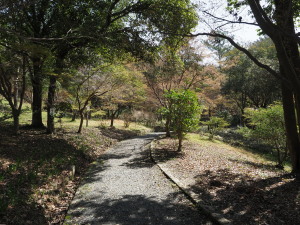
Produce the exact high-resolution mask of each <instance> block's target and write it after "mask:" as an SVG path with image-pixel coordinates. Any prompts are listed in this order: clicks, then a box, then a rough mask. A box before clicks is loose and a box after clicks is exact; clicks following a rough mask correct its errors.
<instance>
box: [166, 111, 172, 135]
mask: <svg viewBox="0 0 300 225" xmlns="http://www.w3.org/2000/svg"><path fill="white" fill-rule="evenodd" d="M166 137H171V118H170V117H169V116H167V118H166Z"/></svg>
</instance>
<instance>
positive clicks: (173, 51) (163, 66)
mask: <svg viewBox="0 0 300 225" xmlns="http://www.w3.org/2000/svg"><path fill="white" fill-rule="evenodd" d="M184 41H185V42H184V45H183V46H175V47H171V46H168V45H165V46H164V48H163V50H162V51H161V52H160V53H159V59H158V60H157V61H155V62H154V63H152V64H150V65H148V66H147V67H146V71H145V72H144V75H145V78H146V82H147V85H148V87H149V88H150V90H151V92H152V94H153V96H154V98H155V99H156V101H157V103H158V105H159V106H160V107H164V108H166V109H168V108H170V107H171V106H170V102H169V101H168V99H167V98H166V95H165V93H168V92H170V91H171V90H173V89H184V90H189V89H191V90H198V89H199V87H200V85H201V83H202V81H203V79H204V74H203V65H202V64H201V62H202V59H203V58H202V56H201V54H199V53H198V52H196V49H195V47H193V46H191V44H190V43H189V41H188V40H184ZM170 123H171V118H170V117H169V116H168V115H166V124H165V127H166V133H167V136H170V125H171V124H170Z"/></svg>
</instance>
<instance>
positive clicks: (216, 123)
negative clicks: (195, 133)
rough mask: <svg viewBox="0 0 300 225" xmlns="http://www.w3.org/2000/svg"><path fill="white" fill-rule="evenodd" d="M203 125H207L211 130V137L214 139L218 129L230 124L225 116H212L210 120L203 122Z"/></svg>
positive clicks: (209, 130)
mask: <svg viewBox="0 0 300 225" xmlns="http://www.w3.org/2000/svg"><path fill="white" fill-rule="evenodd" d="M202 124H203V125H207V128H208V132H209V134H210V135H209V139H211V140H212V139H213V138H214V136H215V135H216V132H217V131H220V130H222V129H223V128H225V127H227V126H229V123H227V122H226V121H225V120H224V119H223V118H220V117H215V116H212V117H210V119H209V120H208V121H205V122H202Z"/></svg>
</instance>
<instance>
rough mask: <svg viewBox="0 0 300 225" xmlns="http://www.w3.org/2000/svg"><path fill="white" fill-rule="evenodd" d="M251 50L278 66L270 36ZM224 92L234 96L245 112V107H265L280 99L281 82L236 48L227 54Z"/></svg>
mask: <svg viewBox="0 0 300 225" xmlns="http://www.w3.org/2000/svg"><path fill="white" fill-rule="evenodd" d="M249 50H250V51H251V52H252V54H253V55H255V57H257V59H259V60H260V61H261V62H264V63H266V64H268V65H272V66H271V67H273V69H275V70H279V68H276V65H278V61H277V59H276V51H275V47H274V45H273V44H272V42H271V40H270V39H268V38H264V39H260V40H258V41H257V42H255V43H253V44H252V45H251V46H250V47H249ZM223 72H224V73H225V75H226V79H225V81H224V83H223V84H222V89H221V91H222V93H223V94H225V95H226V96H227V97H229V98H230V99H233V100H234V101H235V103H236V105H237V106H238V107H239V109H240V110H241V113H243V110H244V108H245V107H253V106H254V107H257V108H259V107H266V106H267V105H269V104H271V103H272V102H274V101H276V100H278V99H279V98H280V93H281V92H280V82H278V80H277V79H276V78H275V77H273V76H271V74H269V73H267V72H266V71H265V70H263V69H261V68H259V67H258V66H256V65H255V64H254V63H253V62H252V61H251V60H250V59H249V58H248V57H247V56H246V55H244V54H243V53H241V52H239V51H238V50H236V49H234V50H231V51H229V52H227V54H226V61H225V66H224V67H223Z"/></svg>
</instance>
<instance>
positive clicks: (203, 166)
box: [155, 139, 300, 225]
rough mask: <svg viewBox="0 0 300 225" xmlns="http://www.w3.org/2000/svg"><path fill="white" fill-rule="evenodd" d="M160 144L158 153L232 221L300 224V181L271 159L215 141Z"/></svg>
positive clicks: (169, 140) (172, 169)
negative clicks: (180, 147)
mask: <svg viewBox="0 0 300 225" xmlns="http://www.w3.org/2000/svg"><path fill="white" fill-rule="evenodd" d="M175 149H176V148H174V140H173V139H164V140H161V141H159V142H158V144H157V145H156V149H155V155H156V157H158V158H159V159H160V161H161V163H164V164H165V165H167V166H168V167H169V168H170V169H171V171H172V173H174V174H173V175H175V176H177V177H178V178H180V180H181V181H183V182H185V183H186V184H187V185H189V188H190V189H191V190H192V191H194V192H195V193H197V194H198V195H200V196H201V198H202V200H203V201H204V203H205V204H206V205H208V206H210V207H212V208H213V209H214V210H216V211H217V212H219V213H223V215H224V216H225V217H226V218H227V219H230V220H231V221H232V222H233V224H239V225H240V224H276V225H278V224H285V225H286V224H291V225H295V224H300V182H299V180H297V179H296V178H295V177H293V176H291V175H289V174H287V173H286V172H283V171H280V170H276V169H275V167H274V166H273V165H272V164H271V163H268V162H265V161H263V160H260V159H258V158H255V157H252V156H251V155H249V154H245V153H243V151H240V150H239V149H236V148H233V147H231V146H228V145H224V144H218V143H214V142H207V141H205V142H203V143H198V142H197V143H196V142H190V141H186V142H185V143H184V150H183V152H181V153H178V152H176V151H175Z"/></svg>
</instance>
